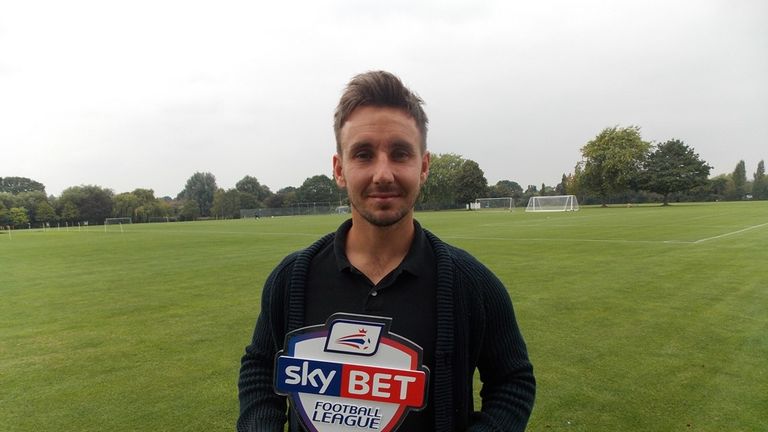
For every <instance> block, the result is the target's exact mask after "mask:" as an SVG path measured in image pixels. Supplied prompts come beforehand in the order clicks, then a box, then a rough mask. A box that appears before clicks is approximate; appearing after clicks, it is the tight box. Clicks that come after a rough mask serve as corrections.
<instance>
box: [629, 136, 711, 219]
mask: <svg viewBox="0 0 768 432" xmlns="http://www.w3.org/2000/svg"><path fill="white" fill-rule="evenodd" d="M711 169H712V167H710V166H709V165H707V163H706V162H704V161H703V160H701V159H700V158H699V155H698V154H696V153H694V151H693V149H692V148H690V147H688V146H687V145H685V143H683V142H682V141H680V140H677V139H673V140H669V141H667V142H665V143H662V144H659V145H657V146H656V150H654V151H653V152H652V153H651V154H649V155H648V158H647V159H646V160H645V162H644V163H643V174H642V180H641V182H642V185H643V188H644V189H645V190H648V191H651V192H655V193H657V194H660V195H663V196H664V202H663V204H662V205H665V206H666V205H669V195H670V194H671V193H674V192H687V191H690V190H691V189H693V188H695V187H697V186H703V185H705V184H706V183H707V178H708V177H709V171H710V170H711Z"/></svg>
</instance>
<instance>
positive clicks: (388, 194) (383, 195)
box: [368, 192, 400, 200]
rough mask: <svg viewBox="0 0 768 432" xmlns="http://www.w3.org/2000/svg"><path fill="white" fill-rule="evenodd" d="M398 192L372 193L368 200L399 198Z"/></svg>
mask: <svg viewBox="0 0 768 432" xmlns="http://www.w3.org/2000/svg"><path fill="white" fill-rule="evenodd" d="M399 196H400V194H399V193H397V192H372V193H369V194H368V198H371V199H375V200H391V199H395V198H397V197H399Z"/></svg>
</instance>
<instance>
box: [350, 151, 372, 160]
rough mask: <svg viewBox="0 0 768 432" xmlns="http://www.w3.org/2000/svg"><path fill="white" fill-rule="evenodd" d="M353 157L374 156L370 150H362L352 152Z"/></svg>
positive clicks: (369, 157)
mask: <svg viewBox="0 0 768 432" xmlns="http://www.w3.org/2000/svg"><path fill="white" fill-rule="evenodd" d="M352 157H353V158H355V159H357V160H364V161H365V160H370V159H371V158H372V157H373V156H372V154H371V152H370V151H368V150H360V151H358V152H355V153H353V154H352Z"/></svg>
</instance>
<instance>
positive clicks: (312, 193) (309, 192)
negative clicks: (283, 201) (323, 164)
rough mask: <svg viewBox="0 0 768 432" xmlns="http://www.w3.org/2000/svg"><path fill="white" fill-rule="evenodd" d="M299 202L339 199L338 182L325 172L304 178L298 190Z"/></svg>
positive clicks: (336, 200) (334, 200)
mask: <svg viewBox="0 0 768 432" xmlns="http://www.w3.org/2000/svg"><path fill="white" fill-rule="evenodd" d="M296 195H297V198H298V200H299V202H303V203H313V202H314V203H325V202H334V203H335V202H338V201H339V197H340V195H339V188H338V186H337V185H336V182H335V181H333V180H332V179H331V178H330V177H328V176H327V175H324V174H320V175H316V176H312V177H309V178H307V179H306V180H304V183H302V185H301V186H299V188H298V189H297V190H296Z"/></svg>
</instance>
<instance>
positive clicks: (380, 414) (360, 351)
mask: <svg viewBox="0 0 768 432" xmlns="http://www.w3.org/2000/svg"><path fill="white" fill-rule="evenodd" d="M391 321H392V320H391V319H390V318H384V317H374V316H367V315H352V314H334V315H332V316H331V317H330V318H328V321H327V322H326V323H325V325H320V326H312V327H304V328H301V329H298V330H295V331H293V332H291V333H289V334H288V335H286V337H285V347H284V349H283V351H280V352H278V353H277V356H276V357H275V391H276V392H277V393H278V394H281V395H285V396H288V397H289V399H290V401H291V405H292V406H293V409H294V410H295V411H296V413H297V414H298V417H299V418H300V419H301V421H302V423H303V425H304V427H305V428H306V429H307V430H308V431H310V432H341V431H352V430H369V431H381V432H391V431H395V430H396V429H397V427H398V426H399V425H400V423H401V422H402V421H403V420H404V419H405V416H406V414H408V412H409V411H411V410H421V409H423V408H424V406H425V405H426V403H427V397H426V393H427V388H428V385H427V383H428V382H429V369H427V367H426V366H423V365H422V349H421V347H419V346H418V345H416V344H415V343H413V342H411V341H409V340H408V339H406V338H403V337H401V336H399V335H396V334H394V333H390V332H389V327H390V323H391Z"/></svg>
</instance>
